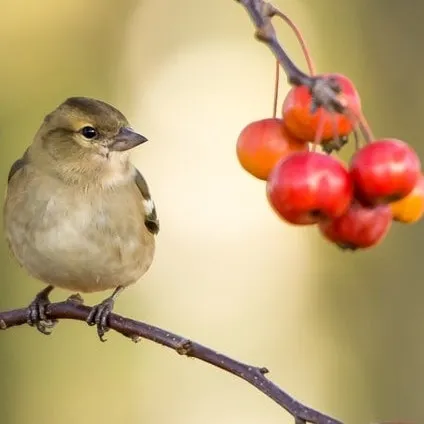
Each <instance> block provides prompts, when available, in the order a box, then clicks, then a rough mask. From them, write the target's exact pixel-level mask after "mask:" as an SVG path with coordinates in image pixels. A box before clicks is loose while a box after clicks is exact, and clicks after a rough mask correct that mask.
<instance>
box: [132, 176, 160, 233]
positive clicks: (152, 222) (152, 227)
mask: <svg viewBox="0 0 424 424" xmlns="http://www.w3.org/2000/svg"><path fill="white" fill-rule="evenodd" d="M135 171H136V174H135V183H136V184H137V187H138V189H139V190H140V193H141V195H142V196H143V199H144V202H145V208H146V218H145V220H144V223H145V225H146V228H147V229H148V230H149V231H150V232H151V233H152V234H157V233H158V232H159V220H158V217H157V212H156V206H155V203H154V202H153V200H152V198H151V196H150V191H149V186H148V185H147V183H146V180H145V179H144V177H143V176H142V175H141V173H140V171H139V170H138V169H137V168H136V169H135Z"/></svg>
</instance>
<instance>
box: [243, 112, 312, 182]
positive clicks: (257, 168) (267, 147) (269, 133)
mask: <svg viewBox="0 0 424 424" xmlns="http://www.w3.org/2000/svg"><path fill="white" fill-rule="evenodd" d="M307 150H308V143H306V142H304V141H302V140H299V139H297V138H296V137H294V136H292V135H291V134H290V133H289V132H288V131H287V129H286V128H285V126H284V122H283V120H282V119H276V118H267V119H262V120H260V121H255V122H251V123H250V124H249V125H247V126H246V127H245V128H244V129H243V131H242V132H241V133H240V136H239V138H238V140H237V157H238V160H239V162H240V164H241V166H242V167H243V168H244V169H245V170H246V171H247V172H249V173H250V174H252V175H253V176H255V177H256V178H259V179H261V180H266V179H267V178H268V175H269V174H270V172H271V170H272V169H273V168H274V166H275V165H276V163H277V162H278V161H279V160H280V159H281V158H283V157H285V156H288V155H289V154H291V153H294V152H302V151H307Z"/></svg>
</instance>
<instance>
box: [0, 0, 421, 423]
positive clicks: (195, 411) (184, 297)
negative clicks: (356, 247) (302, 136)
mask: <svg viewBox="0 0 424 424" xmlns="http://www.w3.org/2000/svg"><path fill="white" fill-rule="evenodd" d="M274 4H275V5H276V6H279V7H281V8H282V10H283V11H284V12H286V13H287V14H288V15H289V16H291V17H292V18H293V19H294V20H295V22H296V23H297V24H298V25H299V26H300V28H301V29H302V31H303V33H304V36H305V38H306V40H307V42H308V44H309V46H310V48H311V50H312V53H313V56H314V60H315V62H316V65H317V67H318V70H319V71H320V72H328V71H337V72H341V73H345V74H347V75H348V76H349V77H351V78H352V79H353V81H354V82H355V83H356V85H357V88H358V89H359V91H360V93H361V96H362V102H363V106H364V112H365V114H366V116H367V118H368V120H369V122H370V123H371V125H372V127H373V129H374V132H375V134H376V135H377V136H392V137H397V138H401V139H404V140H406V141H408V142H410V143H411V144H412V145H413V146H414V147H415V148H416V149H417V150H418V152H419V154H420V155H421V157H424V148H423V145H422V143H421V137H422V135H421V133H420V131H421V123H420V122H419V121H420V120H421V113H422V110H423V108H424V96H423V93H424V82H423V78H422V69H423V61H424V55H423V54H422V40H423V38H424V26H423V25H422V16H423V13H424V3H422V2H412V1H411V2H405V3H404V2H399V1H395V0H373V1H372V2H369V1H366V0H356V1H350V2H347V1H345V2H339V1H337V0H321V1H319V2H312V1H309V0H286V1H283V0H276V1H275V3H274ZM278 30H279V37H280V38H281V39H282V40H284V44H285V46H286V47H287V49H288V50H289V52H290V54H291V55H292V56H293V58H295V60H296V61H297V62H298V63H301V64H302V66H304V61H303V59H302V55H301V52H300V49H299V47H298V45H297V43H296V40H295V38H294V36H293V34H292V33H291V32H290V30H289V29H287V28H286V27H284V26H283V25H282V24H278ZM0 55H1V58H2V61H1V62H2V64H1V66H0V137H1V144H0V146H1V155H0V177H1V181H2V184H3V186H4V187H5V185H6V178H7V173H8V171H9V167H10V165H11V164H12V162H13V161H14V160H15V159H16V158H17V157H18V156H20V155H21V154H22V152H23V151H24V149H25V147H26V146H27V145H28V144H29V143H30V141H31V138H32V136H33V134H34V133H35V131H36V130H37V128H38V126H39V124H40V122H41V120H42V118H43V116H44V115H45V114H47V113H48V112H50V111H51V110H52V109H54V108H55V107H56V106H57V105H58V104H59V103H61V102H62V101H63V100H64V99H65V98H67V97H69V96H75V95H84V96H91V97H96V98H99V99H102V100H105V101H108V102H110V103H112V104H114V105H116V106H117V107H118V108H119V109H121V110H122V111H123V112H124V113H125V114H126V115H127V116H128V117H129V119H130V121H131V122H132V123H133V126H134V127H135V128H136V129H137V130H139V131H140V132H141V133H142V134H144V135H146V136H147V137H148V138H149V143H147V144H146V145H143V147H141V148H140V149H137V151H136V152H134V155H133V160H134V163H135V164H136V165H137V166H138V167H139V168H140V169H141V170H142V172H143V174H144V175H145V176H146V178H147V180H148V181H149V183H150V187H151V190H152V192H153V195H154V199H155V201H156V203H157V207H158V211H159V216H160V220H161V226H162V231H161V233H160V235H159V237H158V248H157V256H156V260H155V262H154V265H153V266H152V268H151V270H150V271H149V273H148V275H147V276H146V277H145V278H144V279H143V281H142V282H140V283H139V284H138V285H136V286H134V287H132V288H131V289H129V290H128V291H127V292H124V294H123V295H122V297H121V298H120V300H119V301H118V303H117V305H116V312H118V313H121V314H124V315H127V316H131V317H134V318H136V319H139V320H143V321H147V322H149V323H151V324H154V325H158V326H162V327H164V328H166V329H168V330H170V331H173V332H176V333H179V334H182V335H184V336H185V337H188V338H192V339H194V340H197V341H199V342H200V343H203V344H206V345H208V346H211V347H214V348H215V349H217V350H218V351H221V352H223V353H226V354H228V355H230V356H233V357H235V358H237V359H239V360H241V361H245V362H248V363H251V364H254V365H259V366H267V367H268V368H269V369H270V370H271V374H270V378H271V379H272V380H273V381H274V382H276V383H277V384H279V385H280V386H281V387H282V388H284V389H285V390H287V391H288V392H289V393H290V394H292V395H293V396H295V397H296V398H297V399H298V400H300V401H302V402H305V403H306V404H308V405H310V406H312V407H314V408H316V409H319V410H321V411H323V412H325V413H327V414H330V415H333V416H335V417H337V418H339V419H341V420H343V421H344V422H346V423H371V422H376V421H379V420H380V421H382V420H389V419H391V420H396V419H398V420H404V421H415V422H417V423H418V422H423V420H424V403H423V402H422V393H423V390H424V383H423V381H424V360H423V357H424V308H423V307H422V305H423V299H424V284H423V274H422V269H423V260H422V253H421V252H422V245H423V235H424V228H423V223H420V224H416V225H413V226H400V225H395V226H394V227H393V228H392V230H391V232H390V234H389V235H388V237H387V238H386V240H385V241H384V243H383V244H381V245H380V246H378V247H377V248H375V249H372V250H370V251H365V252H359V253H354V254H351V253H342V252H340V251H339V250H338V249H336V248H335V247H334V246H332V245H330V244H328V243H326V242H325V241H324V240H322V238H321V237H319V236H318V234H317V232H316V229H313V228H308V229H299V228H293V227H290V226H288V225H286V224H284V223H283V222H281V221H279V220H278V219H277V217H276V216H275V215H274V213H273V212H272V211H271V209H270V208H269V206H268V203H267V201H266V198H265V191H264V184H263V183H262V182H260V181H257V180H255V179H254V178H253V177H250V176H249V175H248V174H247V173H245V172H244V171H243V170H242V169H241V167H240V166H239V164H238V162H237V159H236V155H235V143H236V139H237V136H238V134H239V132H240V130H241V129H242V128H243V127H244V126H245V125H246V124H247V123H249V122H250V121H252V120H256V119H260V118H264V117H267V116H270V114H271V111H272V93H273V85H274V80H273V76H274V59H273V57H272V55H271V54H270V52H269V51H268V50H267V48H266V47H264V46H262V45H261V44H259V43H258V42H256V41H254V39H253V26H252V24H251V22H250V20H249V18H248V16H247V14H246V12H245V11H244V10H243V8H242V7H241V6H240V5H238V4H237V3H236V2H235V1H231V0H214V1H207V0H200V1H199V0H180V1H178V2H176V1H172V0H140V1H138V0H120V1H117V0H110V1H108V2H104V1H101V0H72V1H71V0H62V1H61V2H57V1H53V0H38V1H37V2H29V1H25V0H15V1H13V2H10V1H9V2H3V4H2V12H1V15H0ZM281 86H282V89H281V93H282V95H284V93H285V92H287V90H288V86H287V84H286V83H285V81H283V82H282V85H281ZM281 101H282V99H281ZM0 252H1V256H0V266H1V270H2V278H1V282H0V310H6V309H12V308H15V307H22V306H24V305H27V304H28V303H29V302H30V301H31V300H32V298H33V296H34V294H35V293H36V292H37V291H38V290H40V289H41V288H42V285H41V283H39V282H37V281H34V280H32V279H30V278H29V277H27V276H26V274H25V272H24V271H22V270H20V269H19V267H18V266H17V265H16V263H15V262H14V260H12V259H11V257H10V255H9V254H8V252H7V248H6V243H5V242H4V241H2V242H1V244H0ZM67 296H69V293H67V292H65V291H61V290H57V291H55V292H54V294H53V296H52V299H53V300H59V299H64V298H65V297H67ZM104 296H105V294H100V295H87V296H85V301H86V303H88V304H94V303H95V302H98V301H99V300H101V299H102V298H103V297H104ZM170 421H172V422H173V423H174V424H179V423H184V424H191V423H193V424H194V423H199V422H201V423H205V424H207V423H215V422H226V423H233V424H234V423H243V424H250V423H252V424H253V423H259V422H260V423H268V424H272V423H279V424H281V423H291V422H293V421H292V418H291V417H290V416H288V415H287V414H286V413H285V411H284V410H282V409H281V408H280V407H279V406H277V405H276V404H274V403H273V402H272V401H271V400H269V399H268V398H266V397H265V396H264V395H262V394H261V393H259V392H258V391H256V390H255V389H254V388H252V387H251V386H249V385H248V384H247V383H244V382H242V381H241V380H238V379H237V378H235V377H233V376H231V375H229V374H226V373H224V372H222V371H220V370H217V369H215V368H213V367H211V366H209V365H206V364H204V363H201V362H200V361H196V360H189V359H186V358H183V357H180V356H178V355H176V354H175V353H174V352H172V351H170V350H168V349H166V348H163V347H160V346H159V345H155V344H153V343H151V342H147V341H142V342H141V343H140V344H138V345H135V344H132V343H130V342H129V341H128V340H126V339H124V338H123V337H121V336H119V335H117V334H113V333H109V334H108V342H107V343H104V344H102V343H100V342H99V341H98V339H97V337H96V334H95V330H94V329H93V328H90V327H88V326H86V325H83V324H82V323H78V322H67V321H62V322H61V323H60V324H59V326H58V327H57V328H56V329H55V331H54V334H53V335H52V336H50V337H44V336H42V335H40V334H38V333H37V332H36V331H35V330H34V329H31V328H29V327H26V326H25V327H20V328H16V329H12V330H9V331H6V332H4V333H2V334H1V335H0V423H1V424H26V423H31V424H53V423H61V424H70V423H74V422H78V423H79V424H89V423H90V424H93V423H102V424H111V423H116V422H125V423H138V422H145V423H163V422H170Z"/></svg>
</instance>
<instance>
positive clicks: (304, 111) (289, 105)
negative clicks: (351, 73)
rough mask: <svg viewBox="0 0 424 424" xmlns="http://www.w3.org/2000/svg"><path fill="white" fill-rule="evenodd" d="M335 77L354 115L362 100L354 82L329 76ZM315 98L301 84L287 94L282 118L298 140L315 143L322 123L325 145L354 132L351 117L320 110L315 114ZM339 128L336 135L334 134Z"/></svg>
mask: <svg viewBox="0 0 424 424" xmlns="http://www.w3.org/2000/svg"><path fill="white" fill-rule="evenodd" d="M324 76H326V77H334V79H335V80H336V81H337V82H338V83H339V85H340V88H341V93H343V96H344V99H345V100H346V101H347V103H348V105H349V107H350V108H351V109H352V110H353V111H354V113H359V112H360V110H361V99H360V97H359V94H358V92H357V90H356V88H355V86H354V85H353V83H352V81H350V79H349V78H347V77H345V76H344V75H340V74H326V75H324ZM311 110H312V96H311V93H310V91H309V88H308V87H306V86H304V85H301V86H297V87H293V88H292V89H291V90H290V91H289V93H288V94H287V97H286V99H285V100H284V104H283V119H284V121H285V123H286V126H287V129H288V130H289V131H290V132H291V133H292V134H293V135H294V136H296V137H297V138H300V139H301V140H306V141H313V140H315V135H316V133H317V130H318V127H319V125H320V122H321V120H323V121H324V125H323V133H322V137H321V138H322V142H323V143H325V141H326V140H333V139H334V138H337V136H339V137H343V136H346V135H348V134H349V133H351V132H352V129H353V124H352V121H351V119H350V118H348V117H347V116H345V115H342V114H340V113H336V112H334V113H332V112H329V111H327V110H325V109H324V108H323V107H319V108H318V109H317V110H316V111H315V112H314V113H312V111H311ZM335 129H337V133H336V132H335Z"/></svg>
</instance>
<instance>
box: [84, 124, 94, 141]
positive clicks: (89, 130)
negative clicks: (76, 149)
mask: <svg viewBox="0 0 424 424" xmlns="http://www.w3.org/2000/svg"><path fill="white" fill-rule="evenodd" d="M81 134H82V135H83V136H84V137H85V138H88V139H89V140H92V139H93V138H96V137H97V134H98V133H97V130H96V129H95V128H93V127H90V126H86V127H84V128H83V129H82V130H81Z"/></svg>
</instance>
